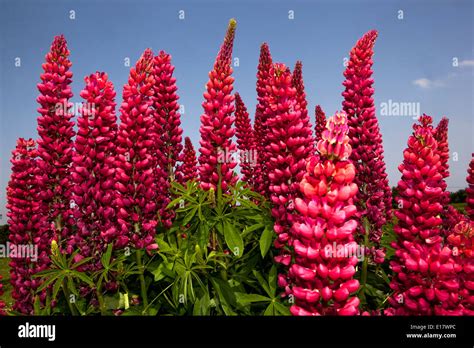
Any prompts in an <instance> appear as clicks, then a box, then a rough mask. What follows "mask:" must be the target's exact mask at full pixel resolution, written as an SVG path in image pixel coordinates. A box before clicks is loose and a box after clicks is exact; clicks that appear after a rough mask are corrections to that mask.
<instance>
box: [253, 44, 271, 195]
mask: <svg viewBox="0 0 474 348" xmlns="http://www.w3.org/2000/svg"><path fill="white" fill-rule="evenodd" d="M272 64H273V62H272V56H271V54H270V49H269V47H268V44H267V43H263V44H262V46H261V47H260V58H259V62H258V71H257V101H258V103H257V107H256V110H255V122H254V134H255V145H256V149H257V165H256V166H255V184H254V188H255V191H257V192H258V193H260V194H262V195H264V196H266V197H268V195H269V192H268V186H269V185H268V183H269V179H268V168H267V164H268V158H267V157H268V156H267V152H266V150H265V149H266V146H267V141H268V136H267V135H268V133H269V130H268V128H267V127H266V125H265V123H266V119H265V110H266V108H267V105H266V102H267V98H266V95H267V93H268V89H267V86H269V83H270V79H271V75H270V74H271V69H272Z"/></svg>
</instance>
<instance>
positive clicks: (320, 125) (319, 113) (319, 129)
mask: <svg viewBox="0 0 474 348" xmlns="http://www.w3.org/2000/svg"><path fill="white" fill-rule="evenodd" d="M314 113H315V115H316V125H315V127H314V130H315V134H316V137H315V141H316V144H317V143H318V141H320V140H321V136H322V134H323V131H324V130H325V129H326V114H325V113H324V111H323V109H321V106H320V105H316V108H315V110H314Z"/></svg>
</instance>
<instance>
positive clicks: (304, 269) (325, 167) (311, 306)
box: [279, 112, 359, 315]
mask: <svg viewBox="0 0 474 348" xmlns="http://www.w3.org/2000/svg"><path fill="white" fill-rule="evenodd" d="M348 131H349V127H348V124H347V118H346V115H345V114H344V113H343V112H338V113H336V114H335V115H334V116H332V117H330V118H329V120H328V122H327V128H326V129H325V130H324V132H323V133H322V139H321V140H320V141H319V142H318V144H317V150H318V153H319V157H318V156H314V157H312V158H311V160H310V161H309V162H308V164H307V169H306V170H307V172H306V174H305V175H304V178H303V180H302V181H301V183H300V189H301V192H302V194H303V198H296V201H295V203H296V209H297V210H298V212H299V214H300V216H301V218H300V219H299V220H298V221H297V222H295V223H294V224H293V228H292V231H293V236H294V238H295V239H294V243H293V246H294V250H295V259H294V260H295V261H294V264H292V265H291V268H290V272H289V284H288V285H286V290H287V293H290V294H292V295H293V296H294V299H295V303H294V305H293V306H291V308H290V310H291V313H292V314H293V315H356V314H358V313H359V299H358V298H357V297H356V296H355V292H356V291H357V290H358V289H359V281H358V280H356V279H353V277H354V274H355V272H356V268H355V267H356V265H357V263H358V261H359V260H358V257H357V250H356V249H357V247H358V245H357V243H356V242H355V239H354V237H355V233H356V229H357V225H358V220H357V219H356V215H357V208H356V206H355V204H354V197H355V196H356V194H357V190H358V189H357V185H356V184H355V183H354V182H353V181H354V176H355V168H354V165H353V164H352V163H351V161H350V160H349V156H350V154H351V146H350V144H349V137H348ZM279 280H280V285H285V283H286V280H285V279H284V278H283V277H281V276H280V279H279Z"/></svg>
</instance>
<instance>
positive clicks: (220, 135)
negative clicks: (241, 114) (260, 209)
mask: <svg viewBox="0 0 474 348" xmlns="http://www.w3.org/2000/svg"><path fill="white" fill-rule="evenodd" d="M236 25H237V22H236V21H235V20H234V19H231V20H230V21H229V26H228V28H227V33H226V36H225V39H224V43H223V44H222V46H221V48H220V50H219V53H218V55H217V58H216V62H215V63H214V68H213V70H212V71H211V72H210V73H209V81H208V82H207V85H206V89H207V91H206V92H205V93H204V99H205V101H204V103H203V104H202V106H203V108H204V113H203V114H202V115H201V127H200V129H199V132H200V133H201V141H200V145H201V147H200V149H199V152H200V155H199V167H198V170H199V178H200V182H201V187H202V188H203V189H205V190H208V189H211V188H212V189H217V187H218V185H219V184H220V187H221V189H222V190H223V192H226V191H227V189H228V187H229V185H234V184H235V183H236V182H237V179H238V177H237V175H236V173H235V172H234V168H235V166H236V165H237V163H236V161H235V159H234V156H233V154H234V153H235V151H236V145H235V143H234V142H233V141H232V137H233V136H234V134H235V129H233V128H232V125H233V124H234V120H235V116H234V115H233V112H234V96H233V95H232V90H233V83H234V78H233V77H232V76H231V75H232V67H231V58H232V48H233V45H234V36H235V28H236Z"/></svg>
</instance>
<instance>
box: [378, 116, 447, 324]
mask: <svg viewBox="0 0 474 348" xmlns="http://www.w3.org/2000/svg"><path fill="white" fill-rule="evenodd" d="M431 123H432V119H431V117H430V116H426V115H423V116H421V117H420V123H419V124H415V125H414V126H413V129H414V132H413V135H412V136H410V138H409V139H408V148H407V149H405V151H404V153H403V157H404V160H403V163H402V164H401V165H400V166H399V167H398V169H399V170H400V172H401V173H402V179H401V180H400V181H399V183H398V192H399V195H400V196H399V198H397V199H398V201H399V202H400V209H399V210H397V211H396V212H395V216H396V217H397V218H398V223H397V224H396V225H395V226H394V231H395V233H396V234H397V241H396V242H394V243H393V244H392V246H393V247H394V248H395V256H394V259H393V261H391V263H390V266H391V268H392V270H393V271H394V273H393V278H392V282H391V284H390V287H391V288H392V290H393V291H394V294H393V296H391V297H390V298H389V303H390V304H391V306H392V308H390V309H388V310H387V311H386V313H387V314H394V315H430V314H433V309H434V306H435V305H437V304H439V303H440V302H443V301H447V298H445V297H446V296H448V297H449V296H451V295H450V293H452V291H454V290H449V289H447V290H445V289H441V288H440V286H439V284H438V282H437V281H436V279H437V278H438V275H439V274H440V273H443V277H444V278H449V277H451V276H453V273H452V272H451V271H448V268H451V269H454V263H455V262H454V261H453V259H452V257H451V256H450V254H449V250H448V253H447V254H446V253H444V254H443V251H442V237H441V235H440V234H441V229H440V227H441V223H442V220H441V218H440V213H441V212H442V210H443V206H442V204H441V203H440V200H441V198H442V197H443V190H442V188H441V186H442V181H443V176H442V175H441V172H442V170H443V167H442V164H441V158H440V156H439V153H438V144H437V142H436V140H435V139H434V137H433V127H432V125H431ZM444 265H446V266H444ZM444 270H446V271H447V272H444ZM448 273H450V274H448ZM448 276H449V277H448ZM443 277H440V278H438V279H440V280H442V279H443ZM433 279H434V280H435V281H433Z"/></svg>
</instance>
